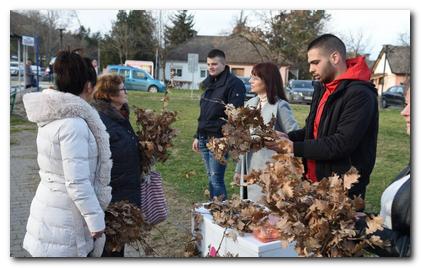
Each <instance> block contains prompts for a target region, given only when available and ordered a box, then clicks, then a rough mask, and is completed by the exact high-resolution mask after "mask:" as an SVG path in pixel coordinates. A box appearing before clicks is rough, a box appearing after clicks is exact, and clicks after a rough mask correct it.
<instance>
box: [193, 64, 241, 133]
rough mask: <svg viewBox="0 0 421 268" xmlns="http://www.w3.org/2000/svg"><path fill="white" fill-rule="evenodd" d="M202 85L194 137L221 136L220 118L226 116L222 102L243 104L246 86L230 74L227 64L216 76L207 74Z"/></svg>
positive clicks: (237, 105) (222, 121)
mask: <svg viewBox="0 0 421 268" xmlns="http://www.w3.org/2000/svg"><path fill="white" fill-rule="evenodd" d="M202 85H203V86H204V87H205V88H206V90H205V92H204V93H203V94H202V97H201V99H200V115H199V118H198V121H199V124H198V128H197V132H196V137H198V135H202V136H205V137H222V125H224V124H225V121H224V120H223V119H221V118H225V119H226V118H227V115H226V114H225V112H224V111H225V105H224V104H228V103H232V104H233V105H234V106H235V107H240V106H243V105H244V97H245V94H246V88H245V86H244V83H243V82H242V81H241V80H240V79H239V78H237V77H236V76H235V75H233V74H231V72H230V69H229V67H228V66H225V70H224V71H223V72H222V73H221V74H219V75H218V76H217V77H212V76H208V77H207V78H206V79H205V80H204V81H203V82H202Z"/></svg>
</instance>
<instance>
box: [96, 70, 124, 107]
mask: <svg viewBox="0 0 421 268" xmlns="http://www.w3.org/2000/svg"><path fill="white" fill-rule="evenodd" d="M121 83H124V78H123V77H122V76H120V75H117V74H113V73H110V74H104V75H101V76H100V77H99V78H98V82H97V84H96V86H95V90H94V99H95V100H105V101H110V100H111V97H113V96H114V97H115V96H118V94H120V88H119V86H120V84H121Z"/></svg>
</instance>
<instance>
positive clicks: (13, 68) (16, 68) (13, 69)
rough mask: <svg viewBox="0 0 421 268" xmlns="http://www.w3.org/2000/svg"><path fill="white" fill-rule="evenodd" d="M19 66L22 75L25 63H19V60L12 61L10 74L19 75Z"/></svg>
mask: <svg viewBox="0 0 421 268" xmlns="http://www.w3.org/2000/svg"><path fill="white" fill-rule="evenodd" d="M19 68H20V72H21V75H23V64H22V63H21V64H19V63H18V62H17V61H11V62H10V75H12V76H17V75H18V74H19Z"/></svg>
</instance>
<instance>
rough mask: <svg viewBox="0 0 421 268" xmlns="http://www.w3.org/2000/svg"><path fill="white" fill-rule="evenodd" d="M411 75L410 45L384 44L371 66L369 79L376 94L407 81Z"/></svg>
mask: <svg viewBox="0 0 421 268" xmlns="http://www.w3.org/2000/svg"><path fill="white" fill-rule="evenodd" d="M410 76H411V47H409V46H392V45H384V46H383V49H382V50H381V51H380V53H379V56H378V57H377V59H376V61H375V62H374V65H373V67H372V75H371V81H372V82H373V83H374V84H375V85H376V88H377V90H378V94H379V95H381V93H382V88H383V92H384V91H386V89H388V88H389V87H391V86H396V85H399V84H405V83H408V81H409V78H410Z"/></svg>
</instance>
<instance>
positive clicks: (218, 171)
mask: <svg viewBox="0 0 421 268" xmlns="http://www.w3.org/2000/svg"><path fill="white" fill-rule="evenodd" d="M198 139H199V150H200V153H201V155H202V159H203V162H205V167H206V171H207V174H208V182H209V192H210V198H211V199H213V197H214V196H220V195H224V198H223V200H225V199H226V198H227V190H226V188H225V183H224V174H225V168H226V167H227V166H226V165H222V164H221V163H219V162H218V160H216V159H215V158H214V157H213V154H212V152H211V151H209V149H208V148H207V147H206V143H207V142H208V138H206V137H203V136H199V138H198Z"/></svg>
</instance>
